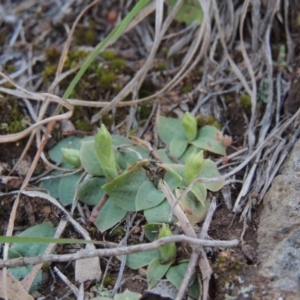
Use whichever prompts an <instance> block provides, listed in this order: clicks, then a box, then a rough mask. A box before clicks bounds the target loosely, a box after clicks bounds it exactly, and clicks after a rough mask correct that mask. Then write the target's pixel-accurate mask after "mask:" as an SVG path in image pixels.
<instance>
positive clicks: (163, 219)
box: [144, 200, 174, 224]
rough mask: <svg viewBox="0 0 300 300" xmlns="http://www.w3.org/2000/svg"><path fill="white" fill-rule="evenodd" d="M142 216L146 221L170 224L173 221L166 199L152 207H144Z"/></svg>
mask: <svg viewBox="0 0 300 300" xmlns="http://www.w3.org/2000/svg"><path fill="white" fill-rule="evenodd" d="M144 216H145V218H146V219H147V222H148V223H168V224H172V223H173V222H174V217H173V214H172V208H171V206H170V204H169V202H168V201H167V200H164V201H163V202H162V203H160V204H159V205H157V206H155V207H153V208H149V209H145V210H144Z"/></svg>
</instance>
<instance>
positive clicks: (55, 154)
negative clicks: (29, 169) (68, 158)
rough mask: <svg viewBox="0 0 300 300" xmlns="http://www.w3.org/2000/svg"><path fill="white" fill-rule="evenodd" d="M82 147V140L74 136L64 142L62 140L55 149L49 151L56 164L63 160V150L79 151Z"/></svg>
mask: <svg viewBox="0 0 300 300" xmlns="http://www.w3.org/2000/svg"><path fill="white" fill-rule="evenodd" d="M80 146H81V139H80V138H78V137H74V136H69V137H67V138H65V139H63V140H60V141H59V142H58V143H57V144H56V145H55V146H54V147H53V148H51V149H50V150H49V151H48V154H49V156H50V158H51V160H53V161H54V162H56V163H59V162H61V161H62V160H63V153H62V151H61V149H62V148H68V149H77V150H79V149H80Z"/></svg>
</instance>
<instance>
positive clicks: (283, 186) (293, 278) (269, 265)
mask: <svg viewBox="0 0 300 300" xmlns="http://www.w3.org/2000/svg"><path fill="white" fill-rule="evenodd" d="M257 240H258V249H257V255H258V260H259V262H260V271H259V273H260V274H261V275H263V276H264V277H266V278H268V279H269V284H268V287H269V288H270V289H276V290H280V291H282V292H283V293H285V292H287V293H288V295H289V296H288V297H286V299H300V140H299V141H297V143H296V144H295V146H294V148H293V150H292V152H291V154H290V155H289V157H288V158H287V160H286V162H285V164H284V165H283V167H282V168H281V170H280V174H279V175H278V176H277V177H276V178H275V179H274V181H273V184H272V187H271V188H270V190H269V191H268V193H267V194H266V196H265V198H264V200H263V207H262V211H261V214H260V222H259V227H258V232H257ZM290 293H292V296H291V294H290ZM290 297H291V298H290Z"/></svg>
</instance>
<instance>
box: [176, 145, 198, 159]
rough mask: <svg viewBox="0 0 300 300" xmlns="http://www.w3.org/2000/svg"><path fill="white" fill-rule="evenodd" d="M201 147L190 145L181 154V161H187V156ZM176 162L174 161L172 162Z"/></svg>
mask: <svg viewBox="0 0 300 300" xmlns="http://www.w3.org/2000/svg"><path fill="white" fill-rule="evenodd" d="M198 151H199V148H197V147H195V146H194V145H188V147H187V148H186V150H185V151H184V153H183V154H182V155H181V156H180V158H179V160H180V162H181V163H183V164H184V163H185V162H186V160H187V158H188V157H189V156H190V155H191V154H192V153H193V152H198ZM172 163H174V162H172Z"/></svg>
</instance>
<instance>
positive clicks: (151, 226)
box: [143, 223, 162, 242]
mask: <svg viewBox="0 0 300 300" xmlns="http://www.w3.org/2000/svg"><path fill="white" fill-rule="evenodd" d="M161 226H162V224H161V223H148V224H146V225H144V226H143V229H144V233H145V236H146V238H147V239H148V240H149V241H150V242H153V241H154V240H155V239H156V238H157V236H158V233H159V230H160V228H161Z"/></svg>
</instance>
